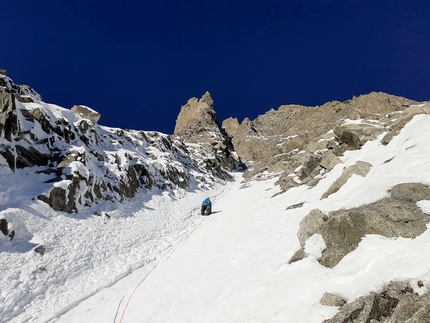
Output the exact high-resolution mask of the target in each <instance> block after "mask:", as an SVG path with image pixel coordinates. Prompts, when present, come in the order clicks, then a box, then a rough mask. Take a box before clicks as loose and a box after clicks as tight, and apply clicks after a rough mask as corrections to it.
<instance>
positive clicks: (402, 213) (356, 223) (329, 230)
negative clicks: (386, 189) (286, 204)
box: [316, 183, 430, 268]
mask: <svg viewBox="0 0 430 323" xmlns="http://www.w3.org/2000/svg"><path fill="white" fill-rule="evenodd" d="M411 187H414V190H415V191H416V195H415V196H416V198H422V197H424V199H429V198H430V196H429V195H428V193H429V188H428V187H427V186H425V185H422V184H421V185H415V184H410V183H408V184H399V185H396V186H395V187H394V188H393V189H392V192H393V191H394V192H395V193H394V194H393V195H392V196H391V197H386V198H383V199H381V200H379V201H377V202H374V203H371V204H368V205H364V206H361V207H358V208H353V209H349V210H339V211H332V212H329V214H328V217H329V218H328V220H327V221H325V222H324V223H322V224H321V226H320V227H319V228H318V230H317V231H316V233H319V234H321V235H322V237H323V239H324V242H325V244H326V246H327V249H326V251H325V252H324V253H323V256H322V258H321V264H322V265H324V266H326V267H329V268H332V267H334V266H335V265H336V264H337V263H339V261H341V260H342V258H343V257H344V256H345V255H346V254H348V253H349V252H351V251H353V250H355V249H356V248H357V246H358V244H359V243H360V241H361V239H362V238H363V237H364V236H365V235H366V234H379V235H382V236H384V237H387V238H393V237H404V238H415V237H417V236H419V235H421V234H422V233H423V232H424V231H425V230H427V223H428V222H429V218H428V215H427V214H425V213H423V212H422V211H421V209H420V208H419V207H418V206H417V205H416V203H415V201H414V200H413V201H412V202H411V201H410V200H405V199H404V198H403V197H404V196H405V195H404V194H401V193H398V192H407V191H408V190H410V188H411Z"/></svg>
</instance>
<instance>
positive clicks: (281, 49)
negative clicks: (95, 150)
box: [0, 0, 430, 134]
mask: <svg viewBox="0 0 430 323" xmlns="http://www.w3.org/2000/svg"><path fill="white" fill-rule="evenodd" d="M429 15H430V5H429V4H428V2H427V1H424V0H418V1H413V2H410V1H402V0H396V1H389V2H388V1H378V2H375V1H370V0H365V1H355V0H349V1H337V0H319V1H288V2H285V1H270V2H268V3H265V4H264V5H262V4H261V3H260V2H258V1H246V2H244V1H235V2H227V1H216V2H215V1H205V2H204V3H202V2H197V1H188V2H185V3H177V2H175V1H145V2H144V3H143V2H140V1H132V0H127V1H125V2H123V3H122V4H121V5H118V3H117V2H114V1H111V0H109V1H103V2H102V1H99V0H92V1H83V0H77V1H74V2H72V3H67V2H58V1H53V0H48V1H44V2H43V3H35V2H23V1H6V2H5V4H4V6H3V8H2V19H1V20H0V30H1V31H0V41H1V43H2V44H5V45H3V46H2V47H1V49H0V62H1V63H2V65H1V66H0V68H4V69H6V70H8V72H9V76H10V77H11V78H13V79H14V81H15V82H16V83H17V84H30V85H31V86H32V87H33V88H34V89H35V90H36V91H37V92H38V93H41V94H42V95H43V99H44V100H45V101H46V102H48V103H54V104H58V105H60V106H63V107H66V108H71V107H72V106H73V105H75V104H82V105H86V106H89V107H91V108H92V109H94V110H96V111H98V112H99V113H100V114H101V116H102V117H101V121H100V122H101V124H104V125H107V126H111V127H118V128H122V129H136V130H148V131H150V130H157V131H161V132H163V133H166V134H171V133H173V129H174V125H175V119H176V117H177V115H178V114H179V111H180V108H181V106H182V105H185V104H186V103H187V100H188V99H189V98H191V97H197V98H200V97H201V96H202V95H203V94H204V93H205V92H206V91H209V92H210V93H211V95H212V97H213V99H214V101H215V110H216V112H217V115H218V119H219V120H220V121H222V120H224V119H226V118H228V117H230V116H231V117H237V118H238V119H239V122H241V121H242V120H243V119H244V118H245V117H248V118H250V119H251V120H252V119H254V118H256V117H257V116H258V115H260V114H263V113H264V112H266V111H268V110H270V109H271V108H277V107H279V106H280V105H283V104H300V105H306V106H317V105H322V104H324V103H326V102H328V101H332V100H338V101H345V100H348V99H351V98H352V97H353V96H358V95H361V94H367V93H370V92H373V91H376V92H385V93H389V94H392V95H397V96H403V97H406V98H409V99H413V100H417V101H425V100H428V99H429V98H430V97H429V95H428V88H429V85H430V73H429V69H430V45H429V43H428V41H427V40H428V39H429V38H430V26H429V24H427V23H426V21H427V17H428V16H429Z"/></svg>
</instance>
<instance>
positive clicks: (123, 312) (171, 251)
mask: <svg viewBox="0 0 430 323" xmlns="http://www.w3.org/2000/svg"><path fill="white" fill-rule="evenodd" d="M203 220H204V219H202V220H201V221H200V223H199V224H198V225H196V226H195V228H194V229H193V230H192V231H191V232H190V233H189V234H188V235H187V236H185V237H184V238H183V239H182V240H181V241H179V242H178V243H177V244H176V246H174V247H173V249H171V250H170V253H169V254H168V256H167V258H166V261H167V260H168V259H169V258H170V256H171V255H172V254H173V253H174V252H175V251H176V250H177V249H178V247H179V246H180V245H181V244H182V243H183V242H184V241H185V240H187V239H188V238H189V237H191V235H192V234H193V233H194V231H196V229H197V228H198V227H199V226H200V225H201V224H202V223H203ZM166 254H167V253H166ZM164 257H165V255H164V256H163V257H161V258H160V260H159V261H158V262H157V263H156V264H155V266H154V267H152V269H151V270H150V271H149V272H148V273H147V274H146V275H145V277H143V279H142V280H141V281H140V283H139V284H137V286H136V287H135V288H134V290H133V292H132V293H131V295H130V297H129V298H128V300H127V303H126V304H125V307H124V310H123V311H122V315H121V318H120V320H119V323H122V322H123V319H124V315H125V312H126V310H127V308H128V304H129V303H130V300H131V299H132V297H133V295H134V293H135V292H136V290H137V289H138V288H139V286H140V285H142V283H143V282H144V281H145V279H146V278H147V277H148V276H149V274H150V273H151V272H152V271H153V270H154V269H155V268H156V267H157V266H158V264H159V263H160V262H161V260H163V258H164ZM123 298H124V297H123ZM121 301H122V299H121ZM120 303H121V302H120ZM115 318H116V315H115ZM114 323H115V319H114Z"/></svg>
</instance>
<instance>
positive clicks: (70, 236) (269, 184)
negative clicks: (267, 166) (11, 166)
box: [0, 115, 430, 323]
mask: <svg viewBox="0 0 430 323" xmlns="http://www.w3.org/2000/svg"><path fill="white" fill-rule="evenodd" d="M429 124H430V116H427V115H419V116H416V117H414V119H413V120H412V121H411V122H410V123H408V124H407V125H406V127H405V128H404V129H403V130H402V131H401V133H400V134H399V135H398V136H396V137H394V138H393V140H392V141H391V142H390V143H389V144H388V145H387V146H383V145H382V144H381V143H380V140H375V141H371V142H368V143H366V144H365V145H364V146H363V147H362V149H361V150H358V151H349V152H347V153H345V155H344V157H342V160H343V162H344V164H339V165H337V166H336V167H335V168H334V169H333V170H332V171H331V172H330V173H328V174H326V175H325V178H323V179H322V180H321V181H320V182H319V184H318V185H317V186H316V187H313V188H310V187H306V186H301V187H297V188H292V189H290V190H289V191H287V192H286V193H284V194H281V195H277V196H275V197H273V195H274V194H275V193H277V192H278V189H277V188H276V187H275V186H274V182H275V181H276V177H273V175H272V174H266V179H265V180H263V181H259V182H252V183H250V184H249V185H248V186H247V187H242V184H241V183H240V176H239V175H236V181H235V182H234V183H228V184H227V185H226V186H217V187H214V189H213V190H212V191H194V192H184V191H176V193H175V195H174V196H173V195H172V196H167V195H166V194H164V195H163V194H161V193H160V194H158V195H154V196H152V197H149V196H148V195H142V197H138V198H136V199H133V201H132V202H130V203H127V204H118V205H117V207H118V208H117V209H116V210H114V211H112V212H108V213H109V215H110V216H111V218H110V220H109V219H108V218H107V217H106V216H102V217H94V216H89V215H80V216H79V217H76V215H75V216H68V215H64V214H62V213H56V212H53V211H50V210H47V209H42V208H43V205H42V204H36V202H35V204H34V205H29V206H22V205H20V204H19V201H18V200H15V199H14V196H13V194H12V193H11V192H12V191H8V189H6V188H4V187H2V189H1V190H2V191H1V193H0V201H1V202H2V203H1V205H2V206H3V211H2V212H1V213H0V217H1V216H2V215H4V216H6V215H7V217H8V218H10V217H11V216H13V217H14V218H16V221H15V222H16V223H18V222H19V221H21V223H22V225H21V227H19V228H18V227H17V228H16V229H17V230H16V231H17V232H18V231H19V232H24V231H26V236H27V237H28V236H32V237H33V238H32V240H31V241H30V242H28V241H26V240H25V239H24V238H22V239H21V240H19V239H17V240H16V241H15V240H13V241H12V242H9V241H7V239H6V238H3V237H2V239H1V240H0V241H1V246H0V248H1V249H0V251H1V254H0V255H1V257H2V262H1V264H0V273H1V275H2V276H1V279H0V289H1V292H0V304H1V305H0V309H1V313H0V320H1V321H2V322H12V323H16V322H37V323H39V322H40V323H42V322H46V323H48V322H49V323H54V322H55V323H74V322H76V323H77V322H90V323H91V322H94V323H95V322H116V323H118V322H122V323H137V322H139V323H140V322H303V323H306V322H309V323H311V322H312V323H315V322H322V321H323V320H324V319H326V318H329V317H332V316H333V315H334V314H335V313H336V311H337V308H336V307H326V306H322V305H320V304H319V300H320V299H321V297H322V295H323V294H324V292H332V293H335V294H338V295H340V296H342V297H343V298H345V299H347V300H348V301H352V300H354V299H355V298H357V297H359V296H362V295H367V294H368V293H369V292H371V291H376V292H378V291H381V290H383V288H384V287H386V285H387V284H388V282H389V281H391V280H402V281H408V282H410V283H411V285H412V286H415V289H416V292H418V293H423V292H425V291H426V290H427V289H428V288H429V287H430V263H429V262H428V259H429V257H430V232H429V231H426V232H425V233H424V234H422V235H421V236H419V237H417V238H416V239H405V238H393V239H389V238H384V237H381V236H377V235H369V236H366V237H365V238H364V239H363V240H362V242H361V243H360V245H359V247H358V248H357V249H356V250H355V251H353V252H351V253H350V254H348V255H347V256H346V257H345V258H344V259H343V260H342V261H341V262H340V263H339V264H338V265H337V266H335V267H334V268H333V269H328V268H325V267H323V266H321V265H320V264H319V263H318V262H317V260H316V258H317V257H318V255H319V254H320V252H321V251H322V249H323V248H324V243H323V241H321V239H320V237H319V236H318V235H314V236H313V237H311V238H310V239H309V240H308V241H307V244H306V252H307V253H308V254H309V256H308V258H305V259H304V260H301V261H298V262H295V263H293V264H290V265H289V264H288V260H289V259H290V257H291V256H292V255H293V253H294V252H295V251H296V250H297V249H298V248H299V242H298V240H297V236H296V234H297V230H298V227H299V222H300V220H301V219H302V218H303V217H304V216H305V215H307V214H308V213H309V211H310V210H312V209H314V208H319V209H321V210H322V211H323V212H329V211H331V210H337V209H340V208H351V207H357V206H359V205H363V204H367V203H371V202H374V201H376V200H378V199H380V198H382V197H384V196H386V195H387V194H388V193H387V192H388V190H389V189H390V188H391V187H392V186H393V185H395V184H398V183H404V182H420V183H424V184H426V185H430V172H428V169H429V168H430V145H429V144H428V143H429V142H430V128H429V126H428V125H429ZM358 160H362V161H366V162H369V163H371V164H372V169H371V170H370V172H369V173H368V175H367V176H366V177H361V176H358V175H354V176H352V177H351V178H350V179H349V181H348V183H347V184H346V185H344V186H343V187H342V188H341V189H340V190H339V191H338V192H336V193H335V194H332V195H330V196H329V198H327V199H324V200H320V197H321V195H322V194H323V193H324V192H325V191H326V190H327V188H328V187H329V186H330V185H331V184H332V183H333V182H334V181H335V180H336V179H337V178H338V176H339V175H340V174H341V173H342V170H343V168H344V167H347V166H349V165H352V164H354V163H355V162H356V161H358ZM21 176H22V181H23V182H24V181H25V183H29V184H30V183H31V179H30V178H29V179H26V178H25V174H21ZM8 178H10V176H8V174H2V183H6V186H10V190H13V185H12V183H10V182H7V180H8ZM3 180H5V181H6V182H4V181H3ZM30 186H31V185H30ZM206 195H210V196H211V197H212V198H213V200H214V211H215V212H214V213H213V215H211V216H209V217H201V216H200V215H199V214H198V208H199V205H200V202H201V200H203V198H204V197H205V196H206ZM300 202H304V204H303V206H302V207H301V208H296V209H290V210H287V207H288V206H290V205H294V204H297V203H300ZM39 203H40V202H39ZM418 206H419V207H421V209H422V210H423V211H424V212H425V213H428V214H430V201H420V202H418ZM100 210H101V211H102V206H100ZM37 243H43V244H44V245H46V246H47V252H46V253H45V255H44V256H41V255H39V254H36V253H35V252H33V251H32V248H33V247H34V246H35V245H36V244H37ZM418 280H421V281H422V282H423V283H424V287H422V288H419V287H418V285H417V282H418Z"/></svg>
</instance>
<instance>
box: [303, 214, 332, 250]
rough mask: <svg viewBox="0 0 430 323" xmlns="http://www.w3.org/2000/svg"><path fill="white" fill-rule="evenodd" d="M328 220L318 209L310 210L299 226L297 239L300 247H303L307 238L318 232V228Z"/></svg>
mask: <svg viewBox="0 0 430 323" xmlns="http://www.w3.org/2000/svg"><path fill="white" fill-rule="evenodd" d="M327 220H328V216H327V215H326V214H324V213H322V212H321V211H320V210H319V209H313V210H311V211H310V212H309V213H308V214H307V215H306V216H305V217H303V219H302V220H301V221H300V224H299V231H298V232H297V238H298V239H299V242H300V245H301V246H302V247H303V246H304V245H305V242H306V240H307V239H308V238H310V237H311V236H312V235H314V234H315V233H318V232H319V228H320V227H321V225H323V224H324V222H326V221H327Z"/></svg>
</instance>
